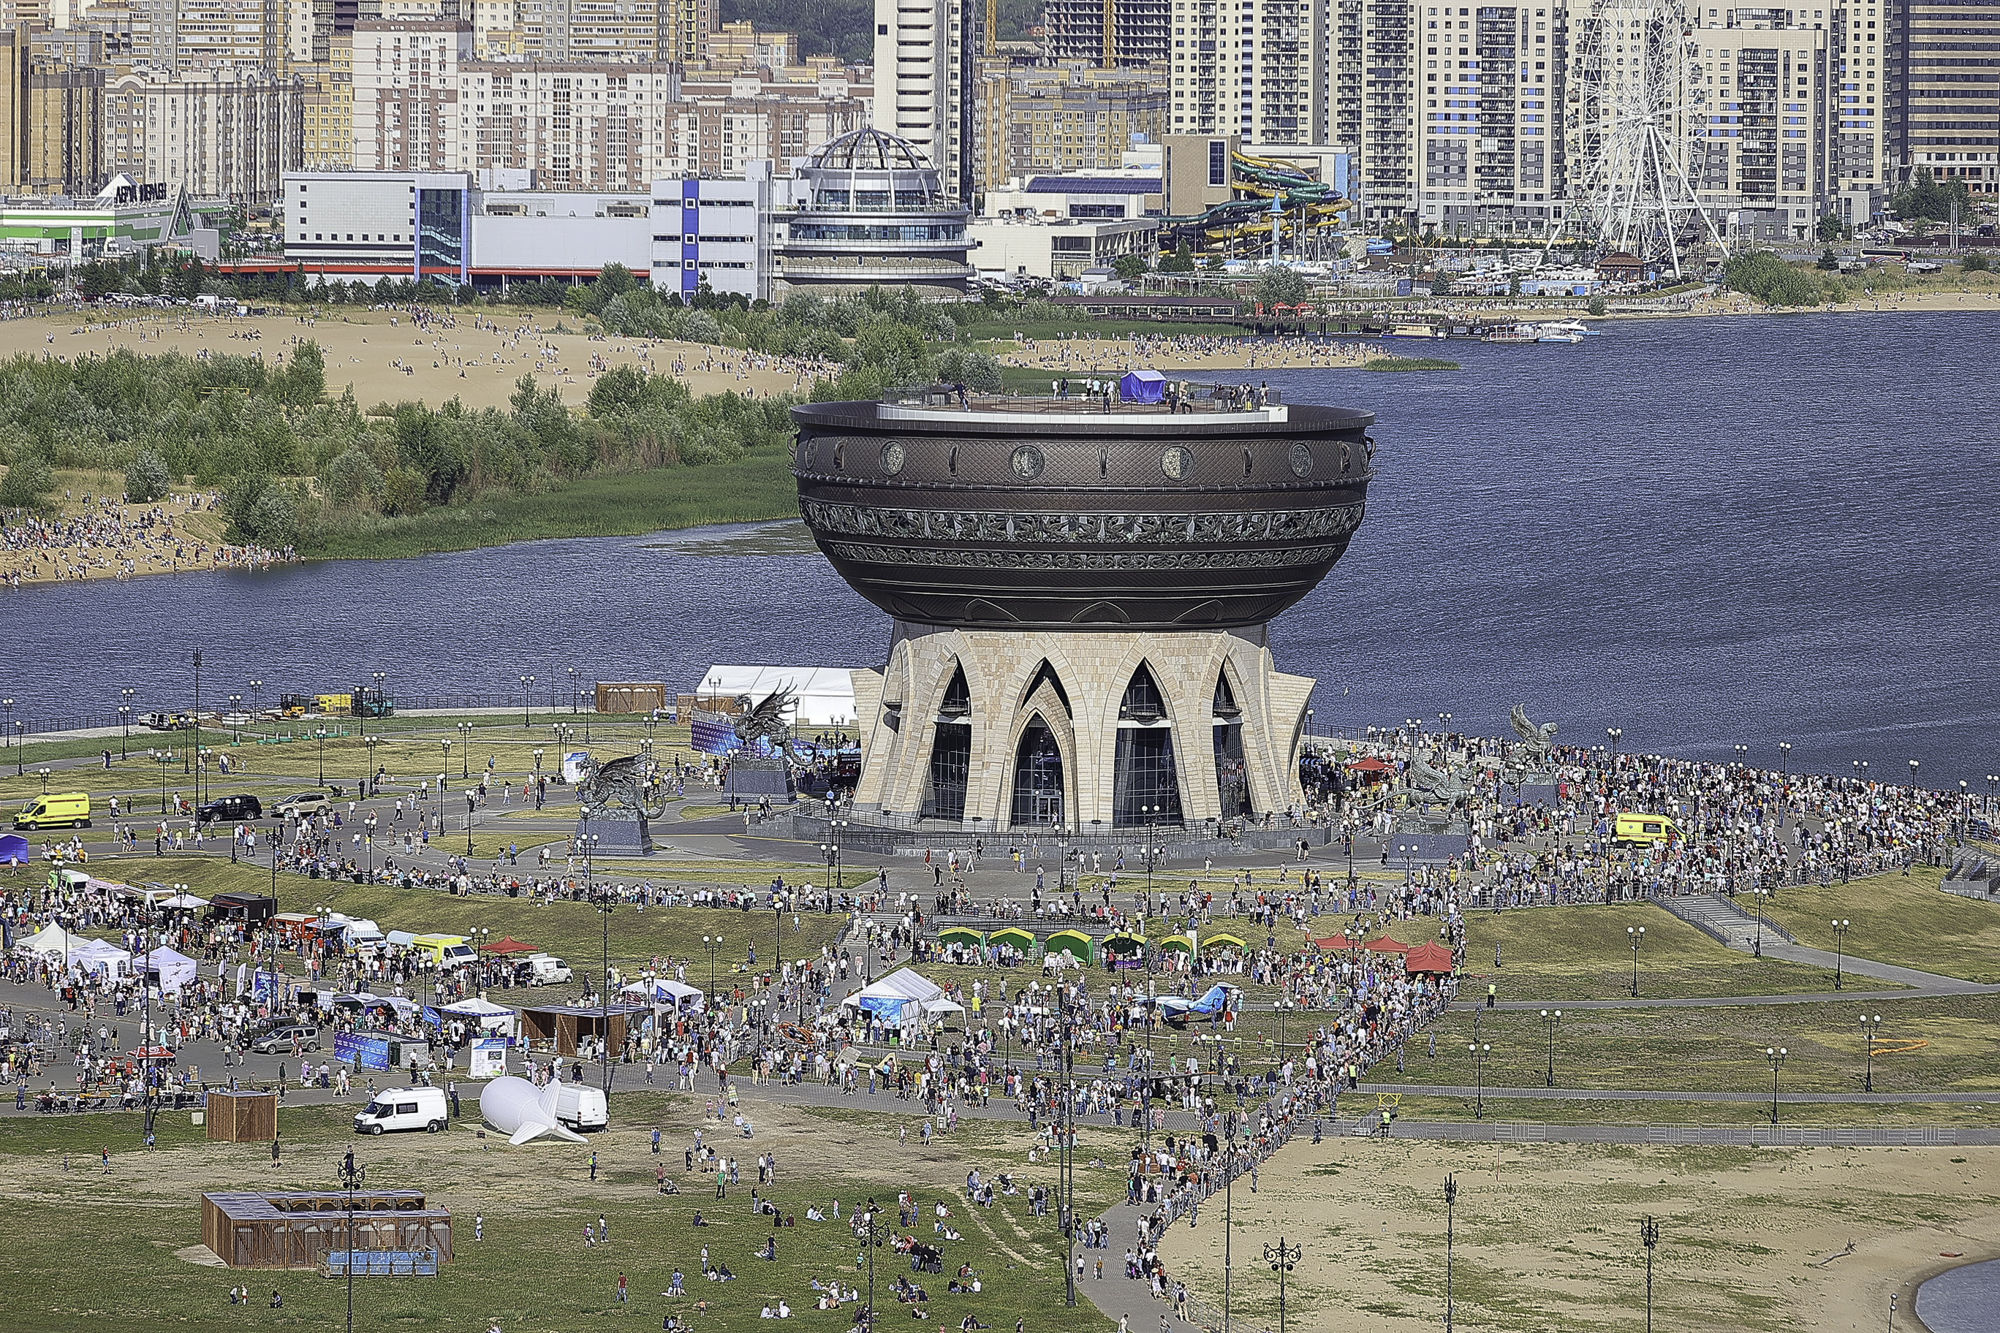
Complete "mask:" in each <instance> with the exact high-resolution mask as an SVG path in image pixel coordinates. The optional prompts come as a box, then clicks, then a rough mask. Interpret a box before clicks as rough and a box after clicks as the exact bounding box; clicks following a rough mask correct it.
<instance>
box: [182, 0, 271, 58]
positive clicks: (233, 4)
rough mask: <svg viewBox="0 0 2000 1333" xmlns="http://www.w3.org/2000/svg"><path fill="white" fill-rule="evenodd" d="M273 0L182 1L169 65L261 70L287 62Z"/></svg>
mask: <svg viewBox="0 0 2000 1333" xmlns="http://www.w3.org/2000/svg"><path fill="white" fill-rule="evenodd" d="M285 35H286V34H285V27H284V23H283V22H282V20H281V18H280V14H279V9H278V0H186V3H183V4H181V5H180V6H179V12H178V17H177V21H176V25H175V46H174V68H176V69H191V70H224V69H261V70H265V71H267V72H272V73H275V72H276V71H277V70H278V68H279V66H280V64H282V63H286V57H285V54H284V53H285V50H286V47H285Z"/></svg>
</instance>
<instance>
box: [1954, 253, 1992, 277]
mask: <svg viewBox="0 0 2000 1333" xmlns="http://www.w3.org/2000/svg"><path fill="white" fill-rule="evenodd" d="M1991 267H1992V262H1991V261H1990V260H1988V259H1987V258H1986V256H1985V255H1982V254H1977V253H1975V254H1969V255H1967V256H1966V257H1965V258H1963V259H1961V260H1959V261H1958V271H1959V272H1961V273H1984V272H1986V271H1987V270H1988V269H1990V268H1991Z"/></svg>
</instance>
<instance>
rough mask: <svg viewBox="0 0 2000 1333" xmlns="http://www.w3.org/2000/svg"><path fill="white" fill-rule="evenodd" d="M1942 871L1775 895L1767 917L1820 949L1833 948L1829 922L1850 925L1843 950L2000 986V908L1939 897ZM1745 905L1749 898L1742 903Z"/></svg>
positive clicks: (1793, 889)
mask: <svg viewBox="0 0 2000 1333" xmlns="http://www.w3.org/2000/svg"><path fill="white" fill-rule="evenodd" d="M1942 878H1943V872H1942V871H1939V870H1931V869H1926V868H1923V867H1917V868H1914V869H1912V870H1911V872H1910V873H1909V874H1908V875H1877V876H1875V877H1874V878H1872V879H1858V880H1855V881H1854V882H1853V883H1851V884H1834V885H1831V886H1829V887H1827V888H1824V889H1822V888H1820V887H1819V886H1818V885H1817V884H1812V885H1796V886H1787V887H1785V888H1782V889H1780V890H1778V893H1777V896H1776V897H1774V898H1773V899H1772V900H1771V902H1770V905H1769V906H1768V907H1767V908H1766V909H1765V910H1766V913H1767V914H1768V915H1769V916H1770V918H1771V919H1772V920H1774V921H1777V922H1778V923H1780V924H1781V925H1783V926H1784V927H1785V929H1787V930H1789V931H1791V932H1792V933H1793V934H1794V935H1796V936H1798V939H1799V943H1801V944H1806V945H1810V946H1812V947H1813V948H1816V949H1831V948H1833V947H1834V944H1835V940H1834V933H1833V928H1832V922H1833V921H1834V920H1835V919H1836V918H1838V919H1839V920H1842V921H1849V922H1852V923H1853V924H1852V926H1850V927H1849V929H1848V932H1847V939H1846V942H1845V946H1844V947H1845V949H1846V951H1847V952H1848V953H1850V954H1852V955H1854V956H1856V957H1860V958H1872V959H1875V960H1876V961H1878V962H1884V963H1899V964H1901V965H1902V966H1904V967H1914V968H1920V969H1922V970H1923V971H1926V972H1940V973H1943V974H1944V975H1945V976H1948V977H1963V978H1964V979H1966V980H1968V981H1981V982H1988V983H1992V982H2000V905H1996V904H1994V903H1983V902H1974V901H1973V900H1971V899H1968V898H1960V897H1957V896H1956V895H1954V894H1949V893H1940V892H1938V887H1937V886H1938V881H1939V880H1940V879H1942ZM1738 901H1739V902H1742V903H1743V904H1744V905H1745V906H1746V907H1747V906H1748V905H1749V904H1748V900H1747V898H1740V899H1739V900H1738Z"/></svg>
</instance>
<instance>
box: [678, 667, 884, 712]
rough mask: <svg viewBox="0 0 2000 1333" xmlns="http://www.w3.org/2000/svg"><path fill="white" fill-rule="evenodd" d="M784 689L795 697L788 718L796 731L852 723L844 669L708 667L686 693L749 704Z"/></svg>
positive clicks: (849, 678) (850, 688) (849, 679)
mask: <svg viewBox="0 0 2000 1333" xmlns="http://www.w3.org/2000/svg"><path fill="white" fill-rule="evenodd" d="M780 689H788V690H790V691H792V693H794V694H795V695H797V696H798V703H797V705H796V710H795V711H794V712H793V713H792V714H791V715H790V716H789V717H788V719H787V720H788V721H790V722H791V723H792V724H793V725H794V726H798V727H831V726H841V725H850V726H851V725H852V724H853V722H854V675H853V673H852V672H851V671H849V670H848V669H847V668H846V667H801V666H727V665H722V664H718V665H716V666H712V667H710V668H709V669H708V670H707V672H705V673H704V674H703V675H702V678H701V680H700V681H699V682H697V683H696V684H695V686H694V688H693V689H691V690H689V691H687V693H689V694H692V695H695V696H696V697H697V698H701V699H707V698H709V697H711V696H715V695H720V696H721V697H723V698H725V699H734V698H736V697H737V696H738V695H744V694H747V695H749V696H750V699H751V701H752V702H753V703H762V702H763V701H764V698H765V696H766V695H769V694H771V693H773V692H774V691H777V690H780Z"/></svg>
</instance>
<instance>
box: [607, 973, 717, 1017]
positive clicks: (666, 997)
mask: <svg viewBox="0 0 2000 1333" xmlns="http://www.w3.org/2000/svg"><path fill="white" fill-rule="evenodd" d="M619 993H620V994H621V995H625V996H628V997H630V998H632V999H635V1000H638V1001H639V1002H640V1003H642V1004H650V1005H652V1006H653V1007H654V1008H655V1009H671V1010H673V1011H674V1012H675V1013H677V1014H698V1013H701V1012H702V1011H703V1010H705V1009H707V1008H708V997H707V996H706V995H704V994H702V992H701V990H700V989H699V988H698V987H694V986H688V985H684V984H682V983H681V982H678V981H668V980H665V979H664V978H661V979H657V980H653V981H635V982H632V983H631V984H630V985H628V986H626V987H625V988H624V989H623V990H622V991H620V992H619Z"/></svg>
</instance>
